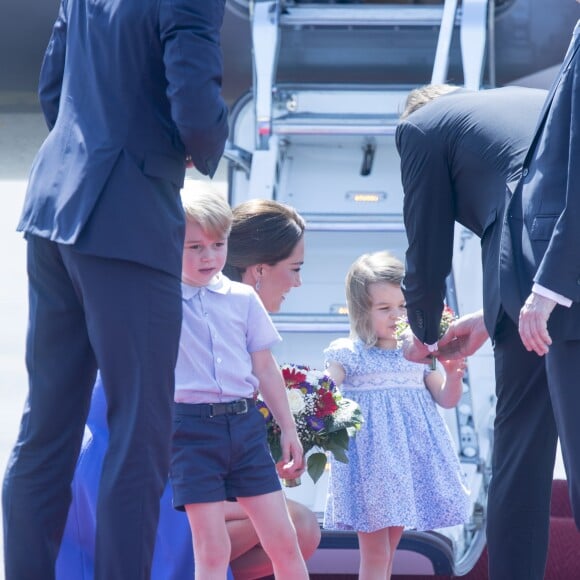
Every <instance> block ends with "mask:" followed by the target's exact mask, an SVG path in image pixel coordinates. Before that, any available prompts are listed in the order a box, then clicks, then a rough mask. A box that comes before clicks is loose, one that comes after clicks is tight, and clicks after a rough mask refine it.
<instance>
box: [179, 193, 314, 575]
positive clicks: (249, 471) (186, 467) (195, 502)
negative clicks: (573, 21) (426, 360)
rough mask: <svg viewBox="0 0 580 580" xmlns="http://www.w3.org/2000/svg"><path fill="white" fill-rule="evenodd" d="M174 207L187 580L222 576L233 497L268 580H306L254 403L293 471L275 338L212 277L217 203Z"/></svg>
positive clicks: (256, 310)
mask: <svg viewBox="0 0 580 580" xmlns="http://www.w3.org/2000/svg"><path fill="white" fill-rule="evenodd" d="M182 201H183V206H184V210H185V214H186V233H185V243H184V252H183V268H182V293H183V322H182V329H181V340H180V346H179V356H178V360H177V366H176V369H175V419H174V433H173V457H172V463H171V472H170V479H171V485H172V487H173V503H174V506H175V507H176V508H177V509H185V511H186V513H187V517H188V520H189V524H190V527H191V531H192V535H193V546H194V553H195V577H196V579H198V580H223V579H224V578H225V577H226V573H227V567H228V563H229V560H230V542H229V536H228V533H227V530H226V526H225V518H224V503H223V501H224V500H226V499H233V498H235V499H237V501H238V502H239V503H240V505H241V506H242V508H243V509H244V510H245V511H246V512H247V514H248V516H249V517H250V519H251V520H252V523H253V525H254V527H255V529H256V533H257V535H258V537H259V539H260V543H261V545H262V547H263V548H264V550H265V551H266V553H267V554H268V556H269V557H270V559H271V560H272V565H273V568H274V575H275V576H276V578H278V579H282V580H284V579H286V580H301V579H307V578H308V572H307V570H306V564H305V563H304V559H303V558H302V555H301V553H300V549H299V546H298V540H297V536H296V532H295V530H294V527H293V525H292V522H291V520H290V517H289V515H288V511H287V508H286V502H285V499H284V495H283V492H282V490H281V487H280V481H279V479H278V476H277V473H276V468H275V465H274V462H273V460H272V457H271V455H270V452H269V449H268V444H267V441H266V429H265V426H264V420H263V417H262V415H261V414H260V412H259V411H258V410H257V409H256V408H255V404H254V394H255V393H256V391H257V389H258V387H259V388H260V392H261V394H262V397H263V398H264V401H265V402H266V404H267V405H268V407H269V409H270V410H271V411H272V413H273V415H274V417H275V418H276V421H277V422H278V424H279V425H280V427H281V429H282V450H283V458H282V461H283V462H285V463H287V464H290V465H291V466H292V467H293V468H295V469H296V470H301V469H302V467H303V454H302V446H301V444H300V441H299V439H298V435H297V432H296V425H295V423H294V419H293V417H292V414H291V412H290V408H289V406H288V400H287V397H286V393H285V387H284V381H283V378H282V375H281V373H280V370H279V367H278V365H277V363H276V361H275V359H274V357H273V356H272V353H271V351H270V349H271V347H272V346H273V345H274V344H275V343H277V342H278V341H279V340H280V336H279V334H278V332H277V331H276V329H275V328H274V326H273V324H272V321H271V319H270V316H269V315H268V313H267V312H266V310H265V308H264V307H263V305H262V303H261V301H260V299H259V298H258V296H257V294H256V293H255V292H254V290H253V289H252V288H250V287H249V286H248V285H245V284H240V283H237V282H232V281H230V280H229V279H228V278H227V277H226V276H224V275H223V274H222V273H221V270H222V268H223V266H224V264H225V261H226V254H227V238H228V235H229V231H230V228H231V223H232V213H231V209H230V207H229V206H228V204H227V203H226V201H225V200H224V199H222V197H221V196H220V195H219V194H217V193H213V192H211V191H207V190H202V191H198V192H196V193H190V192H184V193H183V194H182ZM292 467H291V468H292Z"/></svg>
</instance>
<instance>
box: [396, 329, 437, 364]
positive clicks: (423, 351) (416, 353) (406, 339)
mask: <svg viewBox="0 0 580 580" xmlns="http://www.w3.org/2000/svg"><path fill="white" fill-rule="evenodd" d="M401 342H402V345H401V348H402V349H403V356H404V357H405V358H406V359H407V360H410V361H412V362H416V363H423V364H429V363H430V362H431V353H430V352H429V349H428V348H427V346H426V345H425V344H423V343H422V342H421V341H420V340H419V339H418V338H417V337H416V336H415V335H414V334H413V332H412V330H411V329H410V328H407V329H405V331H404V332H403V333H402V334H401Z"/></svg>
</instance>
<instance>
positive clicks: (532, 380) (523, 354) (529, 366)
mask: <svg viewBox="0 0 580 580" xmlns="http://www.w3.org/2000/svg"><path fill="white" fill-rule="evenodd" d="M494 354H495V365H496V382H497V384H496V390H497V398H498V400H497V414H496V420H495V426H494V449H493V460H492V473H493V476H492V480H491V485H490V489H489V496H488V521H487V541H488V551H489V575H490V578H492V579H493V580H542V579H543V578H544V570H545V566H546V558H547V548H548V534H549V522H550V497H551V487H552V478H553V472H554V461H555V453H556V445H557V437H558V433H559V434H560V440H561V446H562V453H563V457H564V463H565V466H566V472H567V477H568V484H569V487H570V495H571V501H572V506H573V510H574V514H575V518H576V525H577V526H578V525H579V523H580V518H579V516H580V487H579V486H580V480H579V478H580V421H579V419H578V411H579V410H580V388H579V385H578V383H579V382H580V379H579V378H578V377H580V341H566V342H554V343H553V344H552V345H551V347H550V351H549V353H548V354H547V355H546V356H545V357H539V356H537V355H536V354H535V353H530V352H527V351H526V350H525V348H524V346H523V344H522V342H521V339H520V337H519V334H518V329H517V326H516V325H515V324H514V323H513V322H512V321H511V319H509V318H508V316H506V315H503V316H502V318H501V321H500V323H499V324H498V327H497V329H496V334H495V337H494Z"/></svg>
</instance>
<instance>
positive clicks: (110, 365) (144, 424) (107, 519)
mask: <svg viewBox="0 0 580 580" xmlns="http://www.w3.org/2000/svg"><path fill="white" fill-rule="evenodd" d="M28 277H29V328H28V335H27V344H26V364H27V369H28V375H29V395H28V399H27V402H26V406H25V409H24V413H23V417H22V422H21V426H20V432H19V435H18V440H17V443H16V445H15V447H14V450H13V452H12V455H11V457H10V460H9V463H8V467H7V470H6V475H5V479H4V487H3V496H2V501H3V510H4V542H5V543H4V547H5V567H6V580H39V579H42V580H44V579H47V580H50V579H52V578H54V563H55V560H56V557H57V553H58V549H59V545H60V542H61V538H62V534H63V530H64V525H65V521H66V516H67V510H68V507H69V504H70V498H71V491H70V484H71V480H72V477H73V472H74V468H75V464H76V460H77V456H78V453H79V449H80V445H81V441H82V435H83V430H84V424H85V421H86V418H87V414H88V409H89V403H90V398H91V391H92V388H93V384H94V381H95V376H96V371H97V368H99V369H100V370H101V374H102V376H103V383H104V386H105V391H106V395H107V400H108V406H109V411H108V422H109V430H110V444H109V448H108V451H107V455H106V457H105V459H104V464H103V472H102V476H101V482H100V490H99V500H98V505H97V522H98V523H97V540H96V555H95V560H96V570H95V578H97V579H103V580H104V579H107V580H115V579H119V580H133V579H135V580H143V579H144V578H147V577H148V576H149V572H150V567H151V557H152V554H153V546H154V540H155V530H156V526H157V520H158V514H159V498H160V496H161V493H162V491H163V486H164V483H165V481H166V478H167V473H168V467H169V450H170V437H171V404H172V399H173V386H174V366H175V361H176V358H177V349H178V343H179V333H180V328H181V287H180V282H179V279H178V278H176V277H174V276H171V275H169V274H167V273H164V272H161V271H157V270H153V269H151V268H148V267H146V266H143V265H140V264H137V263H133V262H128V261H123V260H113V259H106V258H99V257H95V256H90V255H86V254H81V253H78V252H76V251H75V250H74V249H72V248H71V247H70V246H65V245H61V244H57V243H54V242H50V241H48V240H44V239H42V238H38V237H36V236H29V238H28Z"/></svg>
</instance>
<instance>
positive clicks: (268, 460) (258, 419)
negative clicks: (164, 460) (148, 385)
mask: <svg viewBox="0 0 580 580" xmlns="http://www.w3.org/2000/svg"><path fill="white" fill-rule="evenodd" d="M243 401H244V400H243V399H242V402H243ZM248 402H249V404H248V406H247V412H244V413H242V414H234V413H227V412H223V411H224V409H223V408H222V409H221V412H223V414H219V415H216V416H208V413H207V412H206V411H207V409H208V408H209V407H210V406H209V405H193V404H187V403H176V404H175V406H174V419H173V443H172V457H171V470H170V480H171V486H172V488H173V506H174V507H175V508H176V509H178V510H184V509H185V507H184V506H186V505H188V504H191V503H205V502H215V501H223V500H227V499H233V498H236V497H252V496H256V495H263V494H265V493H271V492H273V491H277V490H279V489H281V486H280V480H279V479H278V475H277V473H276V466H275V465H274V460H273V459H272V455H271V454H270V449H269V447H268V442H267V439H266V426H265V424H264V418H263V416H262V414H261V413H260V412H259V411H258V410H257V409H256V407H255V406H254V402H253V400H251V399H250V400H248ZM220 406H221V407H223V404H220V405H216V407H220ZM210 412H211V411H210Z"/></svg>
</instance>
